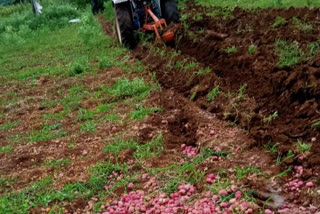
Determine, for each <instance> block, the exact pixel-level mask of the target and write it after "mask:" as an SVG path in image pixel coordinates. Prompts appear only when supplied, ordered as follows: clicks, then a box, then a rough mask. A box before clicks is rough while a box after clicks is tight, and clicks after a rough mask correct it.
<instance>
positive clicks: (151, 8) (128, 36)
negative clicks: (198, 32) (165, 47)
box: [112, 0, 180, 49]
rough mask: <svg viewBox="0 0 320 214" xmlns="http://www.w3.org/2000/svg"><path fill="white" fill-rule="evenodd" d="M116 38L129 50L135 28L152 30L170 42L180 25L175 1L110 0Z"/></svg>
mask: <svg viewBox="0 0 320 214" xmlns="http://www.w3.org/2000/svg"><path fill="white" fill-rule="evenodd" d="M112 3H113V7H114V15H115V29H116V34H117V38H118V41H119V42H120V44H122V45H123V46H125V47H127V48H129V49H133V48H135V47H136V45H137V43H138V37H137V33H136V32H137V31H139V30H140V31H141V32H144V33H145V32H154V33H155V35H156V37H157V39H158V40H159V41H164V42H165V43H172V42H173V40H174V37H175V32H176V30H177V29H178V28H179V27H180V24H179V21H180V20H179V12H178V8H177V2H176V1H175V0H112Z"/></svg>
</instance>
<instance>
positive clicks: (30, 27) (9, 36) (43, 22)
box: [0, 4, 79, 47]
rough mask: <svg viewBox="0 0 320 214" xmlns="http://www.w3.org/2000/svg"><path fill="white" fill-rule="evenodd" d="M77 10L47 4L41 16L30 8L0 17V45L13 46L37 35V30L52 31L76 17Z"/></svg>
mask: <svg viewBox="0 0 320 214" xmlns="http://www.w3.org/2000/svg"><path fill="white" fill-rule="evenodd" d="M78 16H79V12H78V11H76V10H75V9H74V8H73V7H71V6H70V5H67V4H65V5H58V4H56V5H48V6H47V7H45V8H44V9H43V13H42V14H41V16H35V15H34V14H33V12H32V10H25V11H22V12H21V13H14V14H12V15H9V16H7V17H4V18H1V19H0V46H2V47H13V46H17V45H21V44H24V43H25V42H26V41H25V39H26V38H28V37H29V38H30V37H32V36H35V35H37V31H39V30H42V31H53V30H56V29H58V28H62V27H64V26H66V25H68V20H70V19H72V18H75V17H78Z"/></svg>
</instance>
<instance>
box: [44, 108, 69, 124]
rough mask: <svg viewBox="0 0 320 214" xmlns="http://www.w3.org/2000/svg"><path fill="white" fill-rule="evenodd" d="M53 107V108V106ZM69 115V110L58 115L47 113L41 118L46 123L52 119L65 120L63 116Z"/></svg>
mask: <svg viewBox="0 0 320 214" xmlns="http://www.w3.org/2000/svg"><path fill="white" fill-rule="evenodd" d="M54 107H55V106H54ZM69 113H70V109H65V110H63V111H61V112H59V113H47V114H44V115H43V118H44V119H45V120H46V121H50V120H52V119H54V120H65V119H66V118H65V115H67V114H69Z"/></svg>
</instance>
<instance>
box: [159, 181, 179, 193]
mask: <svg viewBox="0 0 320 214" xmlns="http://www.w3.org/2000/svg"><path fill="white" fill-rule="evenodd" d="M180 184H181V178H173V179H169V180H168V181H167V182H165V184H164V186H163V191H164V192H165V193H167V195H170V194H171V193H174V192H175V191H177V190H178V187H179V185H180Z"/></svg>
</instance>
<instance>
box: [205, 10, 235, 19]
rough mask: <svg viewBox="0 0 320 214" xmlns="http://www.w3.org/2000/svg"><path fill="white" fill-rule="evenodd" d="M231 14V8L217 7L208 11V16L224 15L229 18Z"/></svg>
mask: <svg viewBox="0 0 320 214" xmlns="http://www.w3.org/2000/svg"><path fill="white" fill-rule="evenodd" d="M231 15H232V10H231V9H229V8H217V9H214V10H212V11H211V12H209V13H207V16H210V17H217V16H223V17H224V18H228V17H231Z"/></svg>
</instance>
